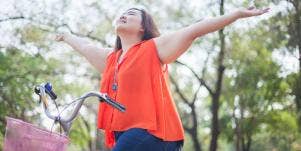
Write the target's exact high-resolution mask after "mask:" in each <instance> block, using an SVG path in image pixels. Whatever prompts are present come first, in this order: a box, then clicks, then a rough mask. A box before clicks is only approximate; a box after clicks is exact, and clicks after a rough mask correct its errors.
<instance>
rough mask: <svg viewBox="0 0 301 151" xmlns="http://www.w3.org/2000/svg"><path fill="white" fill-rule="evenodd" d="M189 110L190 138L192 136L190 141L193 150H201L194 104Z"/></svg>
mask: <svg viewBox="0 0 301 151" xmlns="http://www.w3.org/2000/svg"><path fill="white" fill-rule="evenodd" d="M191 106H192V107H191V109H192V110H191V112H192V114H191V115H192V121H193V126H192V133H191V138H192V141H193V147H194V150H195V151H201V150H202V146H201V143H200V141H199V139H198V126H197V124H198V121H197V114H196V112H195V106H194V104H193V105H191Z"/></svg>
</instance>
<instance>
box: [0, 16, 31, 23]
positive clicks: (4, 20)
mask: <svg viewBox="0 0 301 151" xmlns="http://www.w3.org/2000/svg"><path fill="white" fill-rule="evenodd" d="M20 19H25V17H24V16H15V17H8V18H3V19H0V22H6V21H11V20H20Z"/></svg>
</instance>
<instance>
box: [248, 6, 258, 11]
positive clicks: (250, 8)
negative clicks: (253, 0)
mask: <svg viewBox="0 0 301 151" xmlns="http://www.w3.org/2000/svg"><path fill="white" fill-rule="evenodd" d="M254 8H256V7H255V6H251V7H249V8H248V10H252V9H254Z"/></svg>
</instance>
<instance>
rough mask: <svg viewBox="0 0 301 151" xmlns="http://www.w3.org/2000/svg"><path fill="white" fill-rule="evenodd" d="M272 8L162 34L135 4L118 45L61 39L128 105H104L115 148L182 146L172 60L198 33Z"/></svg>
mask: <svg viewBox="0 0 301 151" xmlns="http://www.w3.org/2000/svg"><path fill="white" fill-rule="evenodd" d="M268 10H269V9H262V10H259V9H255V8H254V7H251V8H248V9H238V10H236V11H234V12H232V13H229V14H227V15H223V16H219V17H215V18H211V19H206V20H202V21H199V22H197V23H194V24H192V25H190V26H187V27H184V28H182V29H180V30H177V31H175V32H172V33H169V34H166V35H162V36H160V35H159V32H158V30H157V27H156V25H155V24H154V22H153V20H152V18H151V16H150V15H149V14H148V13H147V12H145V10H142V9H137V8H131V9H128V10H127V11H126V12H124V13H123V14H122V15H121V16H120V17H119V19H118V20H117V22H116V28H115V31H116V34H117V38H116V45H115V48H114V49H111V48H108V49H105V48H97V47H95V46H93V45H90V44H88V43H86V42H84V41H83V40H82V39H80V38H77V37H75V36H72V35H69V34H61V35H58V36H57V37H56V40H57V41H64V42H66V43H67V44H69V45H70V46H72V47H73V48H74V49H75V50H77V51H78V52H79V53H80V54H82V55H83V56H84V57H85V58H86V59H87V60H88V61H89V62H90V63H91V64H92V65H93V66H94V67H95V68H96V69H97V70H98V71H99V72H100V73H102V74H103V75H102V80H101V88H100V91H101V92H103V93H108V95H109V96H110V97H112V98H114V99H115V100H116V101H118V102H120V103H121V104H123V105H125V107H126V108H127V110H126V112H125V113H121V112H118V111H117V110H115V109H113V108H112V107H110V106H108V105H106V104H103V103H101V104H100V105H99V114H98V128H100V129H104V130H105V137H106V144H107V145H108V146H110V147H113V151H178V150H181V148H182V145H183V140H184V131H183V128H182V124H181V120H180V118H179V115H178V113H177V111H176V107H175V104H174V102H173V100H172V97H171V95H170V91H169V88H168V85H167V76H166V75H167V64H169V63H171V62H173V61H175V60H176V59H177V58H178V57H179V56H180V55H182V54H183V53H184V52H185V51H186V50H187V49H188V48H189V46H190V45H191V44H192V42H193V41H194V40H195V39H196V38H198V37H200V36H203V35H205V34H207V33H210V32H214V31H217V30H219V29H222V28H224V27H225V26H227V25H229V24H231V23H232V22H234V21H236V20H237V19H240V18H246V17H251V16H258V15H261V14H264V13H266V12H268Z"/></svg>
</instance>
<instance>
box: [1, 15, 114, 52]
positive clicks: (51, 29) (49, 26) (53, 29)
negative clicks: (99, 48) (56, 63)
mask: <svg viewBox="0 0 301 151" xmlns="http://www.w3.org/2000/svg"><path fill="white" fill-rule="evenodd" d="M13 20H28V21H30V22H31V23H34V24H37V25H38V26H39V28H40V29H41V30H42V31H45V32H50V33H55V32H56V31H57V30H58V29H59V28H62V27H64V28H67V29H68V30H69V31H70V33H72V34H73V35H76V36H79V37H87V38H89V39H92V40H95V41H98V42H100V43H102V44H104V45H107V44H106V41H105V40H103V39H101V38H98V37H96V36H93V35H92V33H93V30H92V31H90V32H88V33H87V34H82V33H77V32H75V31H74V30H72V29H71V27H70V26H69V25H68V24H66V23H62V24H57V25H55V24H52V23H49V24H45V23H41V22H39V21H37V20H34V19H32V18H27V17H24V16H16V17H9V18H5V19H0V22H6V21H13ZM41 26H45V27H47V28H43V27H41ZM107 46H109V47H112V46H111V45H107Z"/></svg>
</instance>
